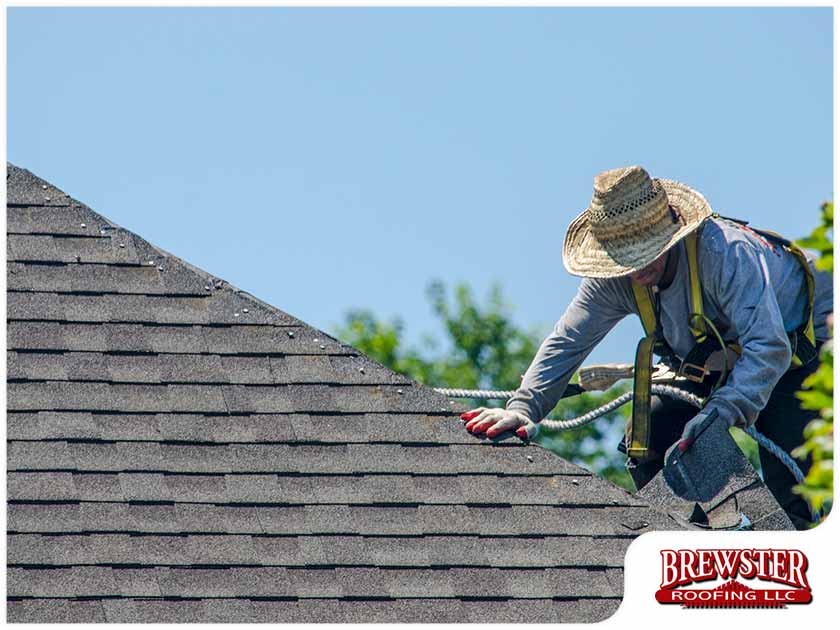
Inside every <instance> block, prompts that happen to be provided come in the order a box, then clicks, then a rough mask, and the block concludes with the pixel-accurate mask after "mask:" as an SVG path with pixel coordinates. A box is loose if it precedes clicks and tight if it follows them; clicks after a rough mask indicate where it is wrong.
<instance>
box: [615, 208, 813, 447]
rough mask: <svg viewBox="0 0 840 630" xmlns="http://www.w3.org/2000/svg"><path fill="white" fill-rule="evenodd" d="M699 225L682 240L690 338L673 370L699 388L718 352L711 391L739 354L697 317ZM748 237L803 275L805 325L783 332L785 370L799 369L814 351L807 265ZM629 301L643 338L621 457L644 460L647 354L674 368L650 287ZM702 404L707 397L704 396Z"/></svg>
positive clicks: (797, 252)
mask: <svg viewBox="0 0 840 630" xmlns="http://www.w3.org/2000/svg"><path fill="white" fill-rule="evenodd" d="M711 216H712V217H714V218H723V219H727V220H728V221H732V222H734V223H737V224H739V225H741V226H746V225H747V222H746V221H740V220H738V219H730V218H729V217H721V216H720V215H718V214H713V215H711ZM702 228H703V226H702V224H701V226H700V227H699V228H698V229H697V230H695V231H694V232H692V233H691V234H689V235H688V236H686V237H685V239H684V241H685V246H686V255H687V258H688V273H689V282H690V285H691V314H690V315H689V321H688V325H689V328H690V329H691V334H692V336H693V337H694V341H695V345H694V347H692V349H691V350H690V351H689V352H688V353H687V354H686V356H685V357H684V358H683V359H682V361H680V362H679V367H678V368H676V371H677V374H678V375H679V376H681V377H684V378H686V379H688V380H690V381H693V382H695V383H702V382H703V381H704V379H705V378H706V377H707V376H708V375H709V373H710V370H709V368H708V367H707V363H708V360H709V357H711V355H712V354H713V353H715V352H717V351H719V350H720V351H722V352H723V360H724V368H723V369H722V370H721V373H720V378H719V379H718V382H717V385H715V387H714V388H713V389H712V391H714V390H715V389H717V388H718V387H719V386H720V385H721V384H722V383H723V381H724V380H725V379H726V377H727V375H728V367H729V362H728V358H727V356H728V353H729V352H733V353H734V354H735V355H740V354H741V347H740V346H739V345H738V343H737V342H733V341H730V342H725V341H724V340H723V338H722V337H721V335H720V333H719V332H718V330H717V328H716V327H715V325H714V323H713V322H712V321H711V320H710V319H709V318H708V317H706V316H705V315H704V314H703V293H702V287H701V286H700V273H699V264H698V256H697V241H698V239H699V234H700V232H701V231H702ZM749 229H750V230H751V231H752V232H755V233H756V234H758V235H760V236H761V237H763V238H765V239H767V240H768V241H770V242H772V243H775V244H776V245H778V246H780V247H782V249H784V250H785V251H787V252H789V253H790V254H792V255H793V256H795V257H796V259H797V260H798V261H799V263H800V265H801V266H802V268H803V270H804V272H805V279H806V286H807V291H808V303H807V314H806V318H805V323H804V324H803V325H802V326H800V327H799V328H798V329H797V330H794V331H792V332H790V333H788V338H789V340H790V346H791V351H792V358H791V365H790V367H791V368H796V367H800V366H802V365H806V364H807V363H810V362H811V361H812V360H813V359H814V358H816V357H817V355H818V351H817V347H816V341H815V336H814V286H815V282H814V274H813V273H812V272H811V269H810V267H809V265H808V259H807V258H806V257H805V253H804V252H803V251H802V250H801V249H800V248H799V247H797V246H796V245H794V244H793V243H791V242H790V241H789V240H787V239H786V238H784V237H782V236H780V235H779V234H776V233H775V232H770V231H766V230H756V229H753V228H749ZM631 284H632V287H633V296H634V298H635V300H636V306H637V308H638V311H639V318H640V319H641V320H642V326H643V327H644V330H645V335H646V336H645V337H644V338H643V339H642V340H641V341H640V342H639V345H638V347H637V348H636V360H635V367H634V374H633V392H634V394H633V411H632V416H631V421H630V425H629V431H627V432H626V435H625V444H626V447H627V455H628V456H629V457H631V458H633V459H636V460H637V461H644V460H646V459H648V458H649V456H650V449H649V444H650V385H651V369H652V365H653V354H657V355H659V356H662V357H665V358H666V361H668V360H669V359H670V361H672V362H674V363H676V361H675V355H674V353H673V351H672V350H671V348H670V347H669V346H668V344H667V342H666V341H665V339H664V336H663V334H662V329H661V326H660V322H659V318H658V317H657V316H656V311H655V309H654V296H653V292H652V290H651V288H650V287H644V286H642V285H639V284H636V283H631ZM707 399H708V397H707Z"/></svg>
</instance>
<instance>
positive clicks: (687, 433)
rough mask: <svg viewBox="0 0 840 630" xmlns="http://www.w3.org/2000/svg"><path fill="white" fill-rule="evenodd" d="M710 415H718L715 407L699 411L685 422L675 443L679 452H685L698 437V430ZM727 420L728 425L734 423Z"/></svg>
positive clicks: (700, 429)
mask: <svg viewBox="0 0 840 630" xmlns="http://www.w3.org/2000/svg"><path fill="white" fill-rule="evenodd" d="M712 415H714V416H719V414H718V412H717V410H716V409H712V410H711V411H701V412H700V413H698V414H697V415H696V416H694V417H693V418H692V419H691V420H689V421H688V422H687V423H686V425H685V427H683V432H682V436H681V437H680V441H679V443H678V444H677V448H678V449H680V453H685V452H686V451H687V450H688V449H689V448H690V447H691V445H692V444H694V442H695V440H697V438H698V437H700V432H701V431H702V430H703V426H704V425H705V423H706V420H707V419H708V418H709V417H710V416H712ZM727 422H728V424H729V426H730V427H731V426H732V425H733V424H734V420H727Z"/></svg>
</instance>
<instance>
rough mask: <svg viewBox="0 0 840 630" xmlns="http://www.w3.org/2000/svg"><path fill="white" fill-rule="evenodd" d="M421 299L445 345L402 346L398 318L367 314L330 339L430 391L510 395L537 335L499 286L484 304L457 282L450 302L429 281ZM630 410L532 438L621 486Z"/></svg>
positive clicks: (589, 400)
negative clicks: (514, 314)
mask: <svg viewBox="0 0 840 630" xmlns="http://www.w3.org/2000/svg"><path fill="white" fill-rule="evenodd" d="M426 296H427V299H428V300H429V303H430V305H431V307H432V310H433V312H434V314H435V316H436V317H437V319H438V320H439V321H440V323H441V324H442V327H443V329H444V330H445V331H446V336H445V340H444V343H440V342H439V341H437V340H435V339H434V338H432V337H428V336H427V337H425V338H424V339H423V341H422V343H421V347H419V348H418V347H408V346H407V345H406V343H405V341H404V337H403V335H404V325H403V321H402V320H401V319H400V318H393V319H392V320H390V321H381V320H379V319H377V318H376V317H375V316H374V314H373V313H371V312H370V311H367V310H352V311H349V312H347V313H346V315H345V318H344V322H343V324H341V325H340V326H339V327H338V328H337V329H336V331H335V333H336V336H337V337H338V338H339V339H341V340H342V341H343V342H345V343H348V344H350V345H352V346H354V347H356V348H358V349H359V350H361V351H363V352H364V353H366V354H367V355H368V356H370V357H371V358H372V359H374V360H376V361H378V362H380V363H382V364H383V365H385V366H387V367H389V368H391V369H392V370H394V371H395V372H399V373H401V374H405V375H406V376H409V377H411V378H413V379H414V380H416V381H418V382H420V383H423V384H424V385H427V386H430V387H457V388H464V389H476V388H480V389H501V390H511V389H516V388H517V387H519V382H520V379H521V375H522V374H524V373H525V370H526V369H527V368H528V365H530V363H531V360H532V359H533V357H534V355H535V354H536V352H537V349H538V348H539V344H540V343H541V341H542V337H543V336H542V335H541V334H540V333H539V332H538V331H537V330H522V329H521V328H519V327H518V326H516V324H514V322H513V320H512V319H511V307H510V305H509V304H507V303H506V302H505V300H504V298H503V295H502V291H501V288H500V287H499V286H494V287H493V288H492V290H491V291H490V295H489V297H488V299H487V301H486V303H485V304H480V303H479V302H478V301H477V300H476V299H475V297H474V296H473V293H472V291H471V290H470V288H469V287H468V286H466V285H464V284H459V285H456V286H455V287H454V289H453V290H452V295H451V298H450V296H449V295H448V292H447V289H446V286H445V285H444V284H443V283H442V282H440V281H434V282H432V283H431V284H430V285H429V286H428V287H427V290H426ZM627 387H628V386H627V384H621V385H618V386H616V387H614V388H613V389H612V390H610V391H609V392H606V393H603V394H600V393H586V394H583V395H581V396H576V397H572V398H566V399H564V400H562V401H561V402H560V404H559V405H558V406H557V407H556V408H555V410H554V411H553V412H552V413H551V415H549V416H548V417H549V418H553V419H556V418H570V417H573V416H577V415H580V414H582V413H585V412H587V411H589V410H591V409H593V408H595V407H597V406H599V405H601V404H603V403H605V402H607V401H609V400H612V399H613V398H615V397H616V396H618V395H619V394H621V393H622V392H624V391H626V390H627ZM466 402H467V404H468V405H470V406H471V407H475V406H491V405H500V404H501V403H500V401H487V400H472V401H466ZM627 413H629V409H628V406H625V407H624V408H622V409H621V410H619V411H616V412H614V413H612V414H609V415H607V416H604V417H602V418H600V419H599V420H598V421H596V422H594V423H592V424H589V425H587V426H586V427H582V428H580V429H577V430H575V431H561V432H549V431H541V432H540V435H539V437H538V438H537V439H536V440H535V441H536V442H537V443H538V444H540V445H541V446H544V447H545V448H548V449H550V450H551V451H553V452H554V453H556V454H558V455H560V456H562V457H564V458H565V459H568V460H570V461H574V462H576V463H578V464H580V465H583V466H585V467H587V468H589V469H590V470H592V471H594V472H596V473H598V474H600V475H602V476H604V477H607V478H608V479H610V480H612V481H613V482H614V483H617V484H619V485H621V486H623V487H625V488H627V489H631V488H632V482H631V481H630V477H629V475H627V472H626V471H625V469H624V465H623V462H624V458H623V456H622V455H621V454H620V453H618V452H617V451H616V445H617V444H618V441H619V440H620V439H621V436H622V435H623V429H624V420H625V418H626V414H627Z"/></svg>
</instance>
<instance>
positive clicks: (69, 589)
mask: <svg viewBox="0 0 840 630" xmlns="http://www.w3.org/2000/svg"><path fill="white" fill-rule="evenodd" d="M6 575H7V580H8V581H7V583H6V584H7V585H6V594H7V596H8V597H79V596H81V597H91V596H96V595H111V596H113V595H119V589H118V587H117V584H116V582H115V581H114V577H113V570H112V569H111V568H109V567H68V568H55V569H22V568H10V569H8V570H7V572H6Z"/></svg>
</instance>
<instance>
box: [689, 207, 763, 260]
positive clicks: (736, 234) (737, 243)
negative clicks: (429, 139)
mask: <svg viewBox="0 0 840 630" xmlns="http://www.w3.org/2000/svg"><path fill="white" fill-rule="evenodd" d="M699 243H700V247H699V248H698V250H699V252H700V255H701V256H705V257H716V256H725V255H726V254H727V253H728V252H731V251H732V250H734V249H738V248H741V247H744V246H747V247H750V248H755V249H758V250H760V249H764V248H767V249H769V250H775V249H776V245H775V244H774V243H771V242H770V241H768V240H767V239H766V238H765V237H764V236H762V235H761V234H758V233H757V232H756V231H755V230H753V229H752V228H750V227H749V226H748V225H747V224H746V222H739V221H735V220H733V219H728V218H725V217H720V216H715V217H710V218H709V219H707V220H706V221H705V222H704V223H703V225H702V227H701V231H700V239H699Z"/></svg>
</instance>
